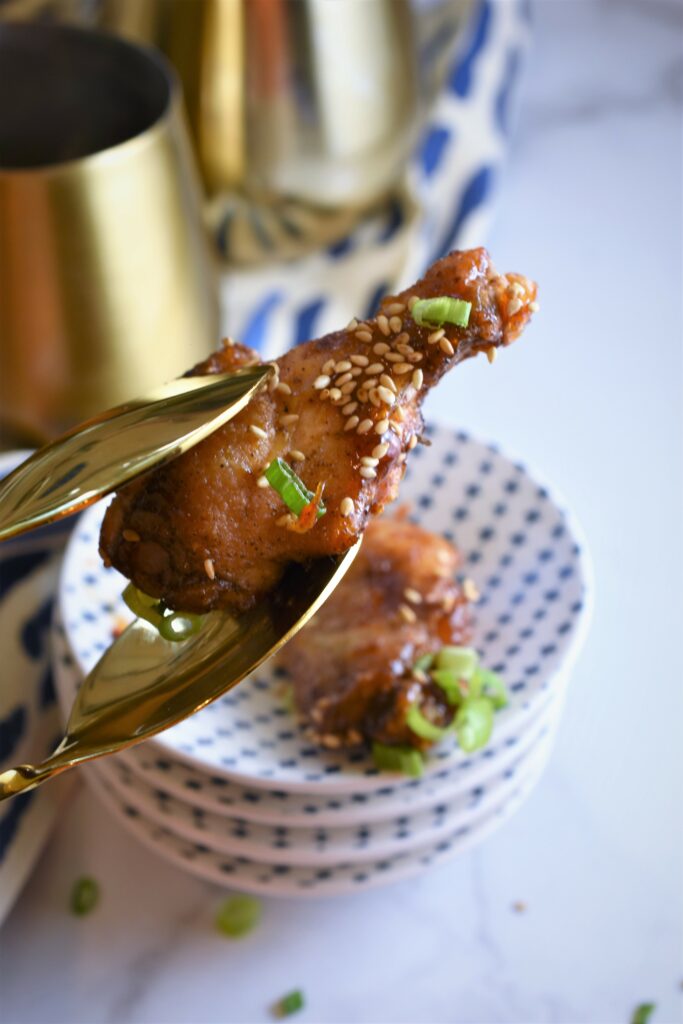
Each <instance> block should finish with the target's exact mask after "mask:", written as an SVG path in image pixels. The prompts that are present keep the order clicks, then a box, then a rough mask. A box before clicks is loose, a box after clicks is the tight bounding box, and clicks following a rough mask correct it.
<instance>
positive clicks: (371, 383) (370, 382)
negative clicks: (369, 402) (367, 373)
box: [363, 377, 377, 389]
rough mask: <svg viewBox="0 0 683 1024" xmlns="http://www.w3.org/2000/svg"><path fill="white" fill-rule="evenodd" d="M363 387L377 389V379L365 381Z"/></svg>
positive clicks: (371, 378)
mask: <svg viewBox="0 0 683 1024" xmlns="http://www.w3.org/2000/svg"><path fill="white" fill-rule="evenodd" d="M363 387H364V388H368V389H370V388H375V387H377V377H370V379H369V380H364V381H363Z"/></svg>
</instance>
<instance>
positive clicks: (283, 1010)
mask: <svg viewBox="0 0 683 1024" xmlns="http://www.w3.org/2000/svg"><path fill="white" fill-rule="evenodd" d="M303 1005H304V994H303V992H302V991H301V989H298V988H297V989H294V991H293V992H288V993H287V995H286V996H283V997H282V999H278V1001H277V1003H276V1004H275V1006H274V1007H273V1013H274V1014H275V1016H276V1017H289V1016H291V1014H293V1013H298V1011H299V1010H301V1009H303Z"/></svg>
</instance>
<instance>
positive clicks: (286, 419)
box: [278, 412, 299, 427]
mask: <svg viewBox="0 0 683 1024" xmlns="http://www.w3.org/2000/svg"><path fill="white" fill-rule="evenodd" d="M298 419H299V413H298V412H287V413H285V414H284V416H281V417H280V419H279V420H278V423H280V425H281V426H283V427H289V426H291V424H292V423H296V421H297V420H298Z"/></svg>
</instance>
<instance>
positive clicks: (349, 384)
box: [341, 380, 358, 398]
mask: <svg viewBox="0 0 683 1024" xmlns="http://www.w3.org/2000/svg"><path fill="white" fill-rule="evenodd" d="M357 383H358V381H355V380H347V381H346V382H345V383H344V384H342V386H341V393H342V395H346V397H347V398H348V397H349V395H350V394H351V392H352V391H355V389H356V384H357Z"/></svg>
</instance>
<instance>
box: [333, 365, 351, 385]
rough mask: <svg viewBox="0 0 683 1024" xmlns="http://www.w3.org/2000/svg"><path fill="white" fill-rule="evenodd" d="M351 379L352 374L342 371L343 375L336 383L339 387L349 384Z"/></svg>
mask: <svg viewBox="0 0 683 1024" xmlns="http://www.w3.org/2000/svg"><path fill="white" fill-rule="evenodd" d="M349 365H350V364H349ZM350 380H353V375H352V374H350V373H342V375H341V377H338V378H337V380H336V381H335V384H336V385H337V387H338V388H340V387H341V386H342V384H348V383H349V381H350Z"/></svg>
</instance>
